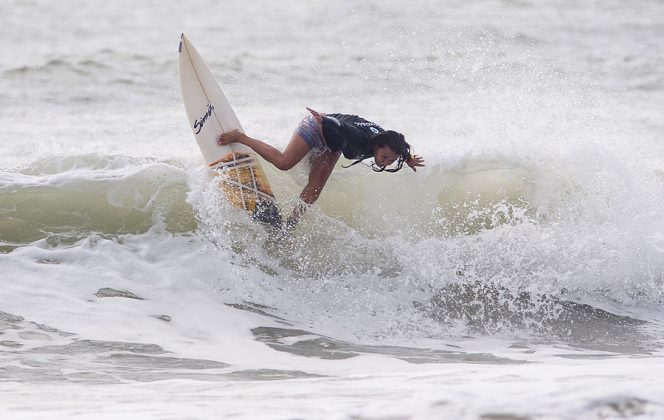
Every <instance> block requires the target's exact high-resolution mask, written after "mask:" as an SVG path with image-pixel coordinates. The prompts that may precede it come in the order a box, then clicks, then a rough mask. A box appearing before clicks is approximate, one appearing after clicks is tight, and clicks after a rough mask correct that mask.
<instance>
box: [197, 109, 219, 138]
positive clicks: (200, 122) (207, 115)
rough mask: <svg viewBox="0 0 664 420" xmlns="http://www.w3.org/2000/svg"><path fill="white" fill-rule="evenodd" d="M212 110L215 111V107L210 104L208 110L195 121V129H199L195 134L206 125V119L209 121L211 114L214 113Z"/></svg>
mask: <svg viewBox="0 0 664 420" xmlns="http://www.w3.org/2000/svg"><path fill="white" fill-rule="evenodd" d="M212 111H214V107H213V106H212V105H210V104H208V107H207V112H206V113H205V114H204V115H203V116H202V117H201V118H200V119H197V120H196V121H194V130H196V129H198V130H196V132H195V133H194V134H198V133H200V132H201V130H202V129H203V126H204V125H205V121H207V119H208V118H210V116H211V115H212Z"/></svg>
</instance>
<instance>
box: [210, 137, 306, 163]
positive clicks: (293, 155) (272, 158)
mask: <svg viewBox="0 0 664 420" xmlns="http://www.w3.org/2000/svg"><path fill="white" fill-rule="evenodd" d="M218 143H219V144H224V145H226V144H231V143H241V144H244V145H245V146H248V147H250V148H251V149H252V150H253V151H255V152H256V153H258V154H259V155H260V156H261V157H262V158H263V159H265V160H267V161H268V162H270V163H271V164H273V165H274V166H275V167H277V168H278V169H281V170H282V171H287V170H289V169H291V168H292V167H293V166H295V165H296V164H297V163H298V162H299V161H301V160H302V158H303V157H305V156H306V155H307V153H308V152H309V145H308V144H307V143H306V142H305V141H304V139H303V138H302V137H301V136H300V135H298V134H293V137H291V139H290V141H289V142H288V145H287V146H286V149H285V150H284V151H283V152H280V151H279V150H278V149H276V148H274V147H272V146H270V145H269V144H267V143H265V142H262V141H260V140H258V139H254V138H251V137H249V136H247V135H246V134H244V133H241V132H239V131H238V130H233V131H229V132H227V133H224V134H222V135H221V136H219V139H218Z"/></svg>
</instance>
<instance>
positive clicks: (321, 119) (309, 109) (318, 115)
mask: <svg viewBox="0 0 664 420" xmlns="http://www.w3.org/2000/svg"><path fill="white" fill-rule="evenodd" d="M307 111H309V112H311V115H313V116H314V118H315V119H316V121H318V124H319V125H320V124H323V116H324V115H325V114H319V113H318V111H314V110H313V109H311V108H309V107H307Z"/></svg>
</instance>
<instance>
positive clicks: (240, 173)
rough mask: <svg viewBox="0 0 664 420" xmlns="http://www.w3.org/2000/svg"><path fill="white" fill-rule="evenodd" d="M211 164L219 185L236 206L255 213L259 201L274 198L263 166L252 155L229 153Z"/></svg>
mask: <svg viewBox="0 0 664 420" xmlns="http://www.w3.org/2000/svg"><path fill="white" fill-rule="evenodd" d="M233 155H235V156H233ZM210 166H212V167H213V171H214V174H215V175H216V176H217V177H218V178H217V181H216V182H217V186H219V187H220V188H221V189H222V190H223V192H224V194H225V195H226V198H227V199H228V201H229V202H230V203H231V204H232V205H233V206H234V207H237V208H240V209H244V210H247V211H248V212H250V213H253V212H254V211H255V210H256V205H257V203H259V202H265V201H273V200H274V194H273V193H272V188H271V187H270V183H269V182H268V180H267V176H266V175H265V172H264V171H263V168H261V166H260V164H259V163H258V162H257V161H256V159H254V158H253V157H252V156H251V155H249V154H245V153H229V154H228V155H226V156H224V157H223V158H221V159H220V160H219V161H218V162H215V163H214V164H213V165H210Z"/></svg>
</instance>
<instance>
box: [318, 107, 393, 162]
mask: <svg viewBox="0 0 664 420" xmlns="http://www.w3.org/2000/svg"><path fill="white" fill-rule="evenodd" d="M384 131H385V130H383V129H382V128H381V126H379V125H378V124H376V123H373V122H371V121H367V120H365V119H364V118H360V117H358V116H357V115H346V114H327V115H326V116H324V117H323V137H325V143H327V146H328V147H329V148H330V150H332V151H334V152H339V151H340V152H342V153H343V155H344V157H345V158H346V159H366V158H369V157H371V156H373V147H372V145H371V144H370V142H369V139H370V138H371V137H373V136H375V135H376V134H378V133H382V132H384Z"/></svg>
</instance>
